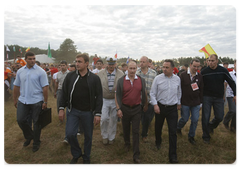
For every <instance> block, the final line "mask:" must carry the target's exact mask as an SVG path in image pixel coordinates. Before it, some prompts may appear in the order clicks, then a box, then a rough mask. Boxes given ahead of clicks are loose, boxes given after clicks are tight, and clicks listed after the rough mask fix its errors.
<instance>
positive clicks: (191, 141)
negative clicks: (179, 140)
mask: <svg viewBox="0 0 240 170" xmlns="http://www.w3.org/2000/svg"><path fill="white" fill-rule="evenodd" d="M188 141H189V142H190V143H191V144H193V145H195V144H196V142H195V140H194V137H189V138H188Z"/></svg>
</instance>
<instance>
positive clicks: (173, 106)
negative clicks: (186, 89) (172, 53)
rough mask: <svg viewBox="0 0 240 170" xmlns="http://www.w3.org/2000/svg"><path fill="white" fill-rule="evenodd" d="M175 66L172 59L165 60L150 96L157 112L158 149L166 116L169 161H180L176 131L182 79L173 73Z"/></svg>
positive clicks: (156, 135)
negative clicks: (178, 158)
mask: <svg viewBox="0 0 240 170" xmlns="http://www.w3.org/2000/svg"><path fill="white" fill-rule="evenodd" d="M173 68H174V63H173V61H172V60H165V61H164V63H163V73H162V74H160V75H158V76H156V77H155V79H154V80H153V84H152V88H151V91H150V97H151V104H152V105H153V106H154V112H155V137H156V147H157V149H158V150H159V149H160V147H161V142H162V138H161V135H162V127H163V123H164V120H165V118H166V119H167V123H168V132H169V161H170V163H178V160H177V134H176V131H177V121H178V110H179V109H180V108H181V96H182V92H181V80H180V78H179V77H178V76H176V75H174V74H173Z"/></svg>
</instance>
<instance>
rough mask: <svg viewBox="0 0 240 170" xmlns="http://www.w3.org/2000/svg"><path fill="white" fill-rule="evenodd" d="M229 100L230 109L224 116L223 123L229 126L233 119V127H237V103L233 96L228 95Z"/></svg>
mask: <svg viewBox="0 0 240 170" xmlns="http://www.w3.org/2000/svg"><path fill="white" fill-rule="evenodd" d="M227 101H228V108H229V111H228V112H227V114H226V116H225V117H224V120H223V124H225V125H227V126H228V124H229V122H230V121H231V120H232V122H231V127H233V128H235V129H236V104H235V102H234V101H233V97H227Z"/></svg>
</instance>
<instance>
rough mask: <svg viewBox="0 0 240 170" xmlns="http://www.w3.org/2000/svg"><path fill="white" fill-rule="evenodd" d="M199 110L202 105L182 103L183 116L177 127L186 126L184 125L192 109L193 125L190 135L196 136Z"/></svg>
mask: <svg viewBox="0 0 240 170" xmlns="http://www.w3.org/2000/svg"><path fill="white" fill-rule="evenodd" d="M199 110H200V105H197V106H186V105H182V108H181V116H182V117H181V118H180V119H179V121H178V125H177V129H182V128H183V127H184V125H185V124H186V123H187V121H188V119H189V116H190V111H191V125H190V129H189V133H188V137H194V136H195V131H196V129H197V124H198V118H199Z"/></svg>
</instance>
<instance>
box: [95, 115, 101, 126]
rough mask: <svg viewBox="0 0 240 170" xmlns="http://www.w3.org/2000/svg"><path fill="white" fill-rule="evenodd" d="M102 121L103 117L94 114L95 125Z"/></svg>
mask: <svg viewBox="0 0 240 170" xmlns="http://www.w3.org/2000/svg"><path fill="white" fill-rule="evenodd" d="M100 121H101V117H100V116H94V125H95V126H96V125H98V124H99V123H100Z"/></svg>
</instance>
